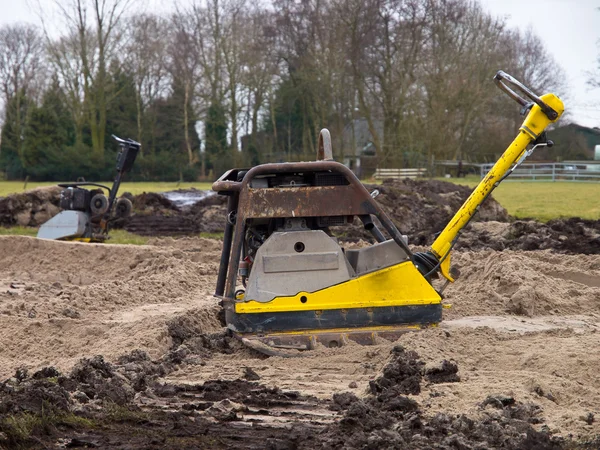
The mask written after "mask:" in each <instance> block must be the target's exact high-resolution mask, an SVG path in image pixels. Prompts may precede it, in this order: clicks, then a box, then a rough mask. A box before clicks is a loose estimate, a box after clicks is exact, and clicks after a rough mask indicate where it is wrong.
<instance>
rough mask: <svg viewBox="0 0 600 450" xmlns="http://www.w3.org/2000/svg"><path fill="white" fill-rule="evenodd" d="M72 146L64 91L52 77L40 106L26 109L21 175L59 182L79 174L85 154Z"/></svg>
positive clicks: (73, 128) (70, 118) (73, 131)
mask: <svg viewBox="0 0 600 450" xmlns="http://www.w3.org/2000/svg"><path fill="white" fill-rule="evenodd" d="M74 145H75V124H74V123H73V118H72V116H71V114H70V112H69V110H68V109H67V107H66V101H65V98H64V92H63V91H62V89H61V87H60V84H59V82H58V79H57V78H56V77H54V79H53V81H52V83H51V85H50V87H49V88H48V90H47V91H46V93H45V94H44V98H43V101H42V105H41V106H40V107H37V106H32V107H31V108H30V114H29V120H28V123H27V128H26V130H25V133H24V137H23V159H22V164H23V168H24V171H25V174H26V175H29V176H31V177H32V178H33V179H36V180H63V181H64V180H70V179H73V178H76V177H77V176H80V175H81V171H82V169H83V168H84V167H85V166H86V165H87V164H86V162H85V161H86V156H87V155H85V152H81V151H77V150H76V149H75V148H74V147H73V146H74ZM80 150H81V149H80ZM82 153H84V154H82ZM82 166H83V167H82Z"/></svg>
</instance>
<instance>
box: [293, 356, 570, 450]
mask: <svg viewBox="0 0 600 450" xmlns="http://www.w3.org/2000/svg"><path fill="white" fill-rule="evenodd" d="M424 367H425V363H424V362H422V361H421V360H420V359H419V355H418V354H417V353H416V352H414V351H406V350H405V349H404V348H403V347H401V346H396V347H394V349H393V350H392V354H391V357H390V360H389V362H388V363H387V364H386V365H385V366H384V367H383V370H382V372H381V375H380V376H379V377H377V378H376V380H375V381H374V382H372V383H371V392H370V395H368V396H366V397H365V398H363V399H359V398H358V397H356V396H355V395H354V394H349V395H344V394H337V395H336V396H334V399H333V401H334V403H335V404H336V405H337V406H339V407H340V409H342V410H343V411H344V412H343V417H342V418H341V419H340V420H339V422H336V423H334V424H332V425H330V426H328V427H327V428H326V429H325V430H324V431H323V432H322V433H321V434H320V435H319V436H317V437H316V440H317V441H318V442H319V447H320V448H411V449H429V448H463V449H470V448H500V447H501V448H507V449H521V448H534V447H535V448H545V449H560V448H563V446H562V445H561V444H562V440H559V439H555V438H552V437H551V435H549V434H548V433H541V432H538V431H536V430H535V429H534V428H533V427H532V424H539V423H540V422H543V419H542V418H541V417H540V413H541V408H540V407H539V406H537V405H533V404H522V403H518V402H516V401H515V399H514V398H512V397H507V396H490V397H488V399H486V401H484V402H483V403H482V405H481V408H482V409H483V411H482V415H483V416H485V417H484V418H482V419H471V418H468V417H466V416H464V415H459V416H456V417H452V416H450V415H446V414H442V413H438V414H436V415H435V416H433V417H431V418H428V417H426V416H425V415H424V414H423V412H422V411H421V410H420V407H419V404H418V403H417V402H416V401H415V400H413V399H411V398H409V397H406V395H408V394H418V393H419V392H420V391H421V387H420V384H421V380H422V376H423V374H424V372H425V371H424ZM445 367H446V368H447V369H449V370H447V373H448V374H450V375H455V374H456V372H457V371H458V367H457V366H456V364H449V363H448V362H446V364H445ZM438 381H439V382H442V381H443V379H439V380H438ZM453 381H458V380H457V379H453ZM501 400H505V401H501ZM488 404H491V405H493V406H492V407H490V408H487V409H486V406H487V405H488ZM307 444H308V443H307V442H303V443H302V447H303V448H310V445H307Z"/></svg>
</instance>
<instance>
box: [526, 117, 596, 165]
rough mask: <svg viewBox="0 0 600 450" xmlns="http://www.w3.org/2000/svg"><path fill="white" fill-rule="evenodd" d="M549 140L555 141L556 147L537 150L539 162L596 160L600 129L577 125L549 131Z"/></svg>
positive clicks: (536, 155) (536, 154)
mask: <svg viewBox="0 0 600 450" xmlns="http://www.w3.org/2000/svg"><path fill="white" fill-rule="evenodd" d="M548 139H551V140H552V141H554V146H553V147H551V148H546V149H543V150H544V151H543V152H539V153H538V151H537V150H536V152H535V153H534V157H535V159H537V160H540V159H544V160H552V161H567V160H569V161H586V160H592V159H594V148H595V146H596V145H600V128H596V127H594V128H589V127H584V126H581V125H577V124H576V123H570V124H568V125H565V126H562V127H558V128H555V129H553V130H550V131H548Z"/></svg>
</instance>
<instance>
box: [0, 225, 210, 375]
mask: <svg viewBox="0 0 600 450" xmlns="http://www.w3.org/2000/svg"><path fill="white" fill-rule="evenodd" d="M0 254H2V258H1V259H0V342H1V343H2V344H1V347H2V352H1V354H0V377H3V376H7V375H8V373H10V372H12V371H14V370H15V368H16V366H17V365H21V364H22V362H19V361H22V359H21V357H22V355H24V354H26V355H27V361H26V364H27V366H28V367H29V368H30V369H35V368H36V367H39V366H42V365H55V366H57V367H58V368H59V369H62V370H64V369H65V368H70V367H72V364H73V363H74V362H75V361H77V360H78V359H79V358H81V357H84V356H88V355H89V353H90V348H91V347H90V346H92V347H93V348H94V349H95V350H94V353H96V352H98V353H101V354H103V355H104V356H105V357H106V358H107V359H110V358H114V357H116V356H118V355H121V354H123V353H125V352H127V351H130V350H131V349H133V348H141V349H143V350H145V351H147V352H148V353H149V354H150V355H151V356H152V357H155V358H156V357H159V356H161V355H163V354H164V353H166V352H167V351H169V349H170V348H171V346H172V336H171V335H170V334H169V330H168V325H167V322H168V321H169V320H170V319H172V318H176V317H178V316H182V315H186V314H190V315H191V316H193V317H195V318H196V319H195V320H196V321H198V320H200V319H199V318H202V326H203V327H204V331H203V332H205V333H212V332H217V331H219V330H220V329H221V326H220V323H219V320H218V318H217V312H218V311H219V307H218V305H217V300H216V299H214V298H213V297H212V294H213V292H214V285H215V281H214V280H215V277H216V273H217V270H218V263H219V256H220V245H219V243H218V242H217V241H213V240H206V239H201V238H196V239H195V240H193V241H191V240H190V241H187V243H186V245H185V246H182V248H177V247H176V246H160V247H158V246H156V247H155V246H125V245H102V244H85V243H70V242H56V241H45V240H39V239H34V238H27V237H16V236H14V237H12V236H6V237H4V236H3V237H0ZM188 311H189V312H188Z"/></svg>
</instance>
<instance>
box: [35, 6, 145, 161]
mask: <svg viewBox="0 0 600 450" xmlns="http://www.w3.org/2000/svg"><path fill="white" fill-rule="evenodd" d="M134 2H135V0H68V1H61V0H55V5H56V7H57V8H58V10H59V12H60V14H61V16H62V18H63V20H64V23H65V27H66V29H67V30H68V33H67V34H68V36H69V39H71V40H72V41H73V42H72V45H71V48H72V49H74V50H76V52H77V53H76V55H77V57H78V58H79V60H80V69H81V74H82V88H83V94H84V102H85V112H86V116H87V121H88V124H89V127H90V131H91V138H92V148H93V151H94V154H95V155H96V156H98V157H101V158H103V156H104V138H105V133H106V111H107V107H108V103H109V102H110V100H111V98H110V88H109V76H108V65H109V63H110V62H111V61H115V60H118V56H119V54H118V53H119V50H120V44H121V39H120V36H119V35H118V33H119V31H120V30H119V24H120V23H121V21H122V19H123V15H124V14H125V12H126V11H127V10H128V9H129V7H130V6H131V4H132V3H134ZM46 31H47V35H49V32H48V30H47V29H46ZM49 43H50V46H51V47H52V46H54V45H56V43H55V41H52V40H50V39H49ZM52 53H53V55H54V62H55V64H56V65H59V66H60V65H65V62H64V61H60V60H58V59H57V58H59V57H60V56H61V54H64V52H61V51H60V50H52ZM71 84H75V83H71Z"/></svg>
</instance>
